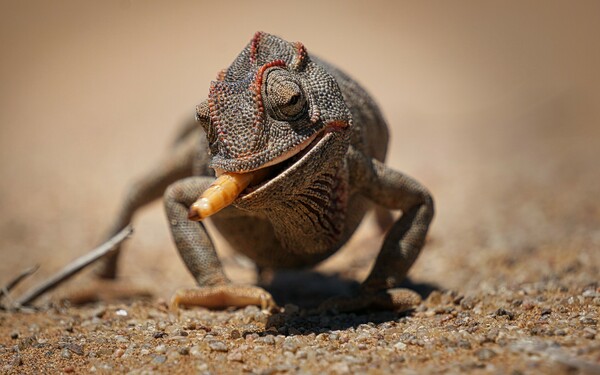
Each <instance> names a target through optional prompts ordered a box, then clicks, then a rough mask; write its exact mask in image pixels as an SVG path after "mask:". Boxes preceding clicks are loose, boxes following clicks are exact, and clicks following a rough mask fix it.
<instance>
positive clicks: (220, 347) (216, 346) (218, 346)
mask: <svg viewBox="0 0 600 375" xmlns="http://www.w3.org/2000/svg"><path fill="white" fill-rule="evenodd" d="M208 347H209V348H211V349H212V350H213V351H215V352H226V351H227V350H228V349H227V345H225V343H224V342H223V341H218V340H213V341H210V342H209V343H208Z"/></svg>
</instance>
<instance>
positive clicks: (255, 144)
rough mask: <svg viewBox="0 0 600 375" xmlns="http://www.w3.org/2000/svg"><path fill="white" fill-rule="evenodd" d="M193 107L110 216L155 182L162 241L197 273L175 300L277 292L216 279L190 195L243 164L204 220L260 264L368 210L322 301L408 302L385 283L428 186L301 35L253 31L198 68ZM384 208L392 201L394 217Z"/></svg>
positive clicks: (340, 238) (410, 241)
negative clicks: (342, 290)
mask: <svg viewBox="0 0 600 375" xmlns="http://www.w3.org/2000/svg"><path fill="white" fill-rule="evenodd" d="M195 120H196V121H195V122H190V123H189V124H186V126H184V127H183V129H182V130H181V131H180V133H179V135H178V136H177V138H176V141H175V143H174V145H173V147H172V148H171V149H170V152H169V153H168V155H167V156H166V157H165V160H163V161H162V162H161V163H159V164H158V166H157V167H156V168H154V169H153V170H151V171H150V172H149V173H147V174H146V175H144V176H143V177H142V178H140V179H139V180H137V182H135V183H134V184H132V186H131V187H130V189H129V191H128V193H127V195H126V198H125V200H124V203H123V204H122V206H121V209H120V211H119V213H118V215H117V218H116V220H115V221H114V223H113V225H112V226H111V228H110V230H109V233H110V234H113V233H116V232H118V231H119V230H120V229H122V228H123V227H125V226H126V225H128V224H129V223H130V222H131V221H132V219H133V216H134V214H135V212H136V211H137V210H138V209H139V208H140V207H142V206H144V205H146V204H148V203H150V202H152V201H154V200H156V199H159V198H160V197H161V196H163V201H164V207H165V211H166V215H167V218H168V222H169V225H170V231H171V234H172V238H173V241H174V243H175V246H176V247H177V250H178V252H179V254H180V256H181V259H182V260H183V263H184V264H185V266H186V267H187V269H188V270H189V272H190V273H191V275H192V276H193V278H194V279H195V281H196V284H197V285H196V286H195V287H193V288H188V289H182V290H178V291H177V292H175V294H174V296H173V299H172V306H173V307H174V308H177V307H178V306H180V305H185V306H194V305H196V306H204V307H207V308H225V307H243V306H247V305H260V306H262V307H263V308H272V307H274V306H276V303H275V301H274V300H273V297H272V296H271V295H270V294H269V293H268V292H267V291H266V290H265V289H263V288H262V287H259V286H256V285H245V284H235V283H232V282H231V281H230V280H229V278H228V277H227V276H226V275H225V273H224V270H223V266H222V264H221V262H220V260H219V257H218V256H217V252H216V250H215V246H214V244H213V241H212V240H211V236H210V234H209V232H208V231H207V230H206V227H205V226H204V224H203V222H202V221H201V219H203V217H200V216H199V215H198V212H199V211H198V204H197V200H198V198H199V197H200V196H201V195H202V194H203V192H205V191H206V190H207V189H208V188H209V187H211V185H213V184H214V183H215V178H216V176H224V175H234V176H235V175H244V176H245V177H248V178H246V182H245V183H244V185H243V186H240V187H238V189H237V190H235V189H234V190H229V188H227V189H225V190H227V191H228V192H229V194H233V195H232V196H230V197H229V198H228V200H227V201H220V202H221V203H222V204H221V205H220V207H219V209H220V211H218V212H212V211H214V210H211V212H210V215H211V216H210V220H212V222H213V224H214V227H215V228H216V230H218V231H220V232H221V233H222V234H223V235H224V237H225V239H226V240H227V241H228V242H229V244H230V245H231V246H232V248H233V249H235V250H236V251H238V252H239V253H241V254H244V255H245V256H247V257H248V258H250V259H251V260H252V261H253V262H254V263H255V264H256V266H257V269H258V270H259V274H260V271H261V270H278V269H290V268H306V267H311V266H314V265H316V264H317V263H319V262H321V261H323V260H324V259H326V258H327V257H329V256H331V255H332V254H334V253H335V252H336V251H338V250H339V249H340V248H341V247H342V246H343V245H344V244H345V243H346V242H347V241H348V240H349V239H350V237H351V236H352V235H353V233H354V232H355V231H356V229H357V227H358V226H359V224H360V223H361V221H362V219H363V217H364V216H365V214H366V213H367V212H369V211H370V210H375V213H376V217H377V219H378V222H379V223H380V226H381V227H382V230H385V229H387V232H386V234H385V240H384V242H383V245H382V247H381V249H380V251H379V253H378V255H377V257H376V259H375V262H374V265H373V267H372V269H371V271H370V273H369V275H368V277H367V278H366V279H365V280H364V281H363V282H362V283H361V285H360V288H359V290H358V291H357V292H356V293H355V295H352V296H337V297H332V298H330V299H329V300H326V301H324V302H323V304H322V307H323V308H325V309H329V308H331V309H337V310H339V311H346V310H348V311H349V310H357V309H363V308H367V307H375V308H385V309H388V308H389V309H396V310H405V309H409V308H411V307H414V305H416V304H418V303H419V302H420V296H419V295H418V294H417V293H416V292H414V291H411V290H408V289H403V288H399V287H398V285H399V283H400V282H401V281H402V280H403V279H404V278H405V276H406V273H407V271H408V270H409V268H410V267H411V266H412V265H413V263H414V262H415V260H416V258H417V256H418V255H419V253H420V251H421V249H422V247H423V245H424V243H425V239H426V235H427V232H428V229H429V226H430V223H431V221H432V219H433V216H434V202H433V198H432V196H431V194H430V192H429V191H428V190H427V189H426V188H425V187H424V186H423V185H421V184H420V183H419V182H417V181H416V180H415V179H413V178H411V177H409V176H407V175H405V174H403V173H401V172H398V171H396V170H394V169H391V168H389V167H388V166H386V165H385V157H386V153H387V145H388V140H389V131H388V127H387V124H386V121H385V120H384V117H383V115H382V113H381V111H380V110H379V108H378V106H377V104H376V103H375V101H374V100H373V99H372V98H371V96H370V95H369V94H368V93H367V92H366V90H365V89H363V88H362V87H361V86H360V85H359V84H358V83H357V82H356V81H354V80H353V79H352V78H350V76H348V75H347V74H346V73H344V72H343V71H341V70H340V69H338V68H336V67H334V66H333V65H331V64H329V63H327V62H325V61H324V60H322V59H320V58H318V57H316V56H313V55H311V54H309V53H308V51H307V49H306V47H305V46H304V45H303V44H302V43H300V42H288V41H285V40H284V39H281V38H279V37H277V36H274V35H271V34H268V33H264V32H257V33H256V34H255V35H254V37H253V38H252V39H251V41H250V42H249V43H248V44H247V45H246V46H245V48H244V49H243V50H242V51H241V53H240V54H239V55H238V56H237V57H236V58H235V60H234V61H233V62H232V64H231V65H230V66H229V67H228V68H226V69H223V70H221V71H220V72H219V73H218V75H217V78H216V80H215V81H213V82H211V84H210V90H209V93H208V98H207V99H205V100H204V101H202V103H201V104H199V105H198V106H197V107H196V119H195ZM219 178H221V177H219ZM213 189H214V188H213ZM211 199H212V198H211ZM394 210H399V211H401V212H402V215H401V216H400V217H399V218H398V219H396V220H395V221H394V219H393V218H392V214H391V212H392V211H394ZM205 216H206V215H205ZM386 223H387V225H386ZM386 226H387V228H386ZM118 257H119V251H115V252H113V253H111V254H110V255H109V256H107V257H106V258H104V259H103V260H102V262H101V265H100V267H99V268H98V269H97V274H98V276H100V277H103V278H107V279H113V278H115V277H116V275H117V265H118Z"/></svg>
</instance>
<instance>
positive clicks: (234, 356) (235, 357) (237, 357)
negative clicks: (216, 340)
mask: <svg viewBox="0 0 600 375" xmlns="http://www.w3.org/2000/svg"><path fill="white" fill-rule="evenodd" d="M227 360H228V361H235V362H243V361H244V358H243V356H242V352H241V351H240V350H235V351H232V352H231V353H229V354H227Z"/></svg>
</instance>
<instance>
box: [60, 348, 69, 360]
mask: <svg viewBox="0 0 600 375" xmlns="http://www.w3.org/2000/svg"><path fill="white" fill-rule="evenodd" d="M60 356H61V357H63V358H66V359H70V358H71V351H69V349H67V348H64V349H63V350H61V351H60Z"/></svg>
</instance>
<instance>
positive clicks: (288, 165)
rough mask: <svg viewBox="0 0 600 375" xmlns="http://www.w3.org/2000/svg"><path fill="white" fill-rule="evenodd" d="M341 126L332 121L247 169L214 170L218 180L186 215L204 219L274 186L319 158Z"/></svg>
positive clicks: (191, 218) (192, 218)
mask: <svg viewBox="0 0 600 375" xmlns="http://www.w3.org/2000/svg"><path fill="white" fill-rule="evenodd" d="M342 125H344V124H342ZM344 127H345V125H344V126H341V125H340V124H338V123H334V124H332V125H330V126H328V127H326V128H325V129H324V130H322V131H320V132H318V133H316V134H314V135H313V136H311V137H310V138H309V139H308V140H307V141H306V142H304V143H302V144H300V145H299V146H297V147H295V148H294V149H292V150H290V151H288V152H287V153H285V154H284V155H282V156H280V157H279V158H277V159H274V160H272V161H270V162H268V163H266V164H264V165H263V166H262V167H261V168H258V169H255V170H252V171H249V172H244V173H234V172H225V171H222V170H218V169H215V172H216V173H217V179H216V180H215V181H214V182H213V183H212V184H211V186H209V188H208V189H207V190H205V191H204V193H202V195H201V196H200V198H198V200H197V201H196V202H195V203H194V204H192V206H191V207H190V210H189V213H188V218H189V219H190V220H196V221H200V220H203V219H205V218H207V217H209V216H211V215H214V214H215V213H217V212H218V211H220V210H222V209H223V208H225V207H227V206H229V205H231V204H232V203H234V202H238V203H241V202H242V201H247V200H248V199H251V197H253V196H254V195H256V194H259V193H260V192H262V191H264V190H266V189H268V188H269V187H272V186H277V181H281V180H282V179H285V178H286V177H287V176H289V175H290V174H292V173H295V172H296V171H298V170H302V169H303V167H304V166H305V165H306V164H307V163H309V162H311V160H313V159H318V158H320V157H322V155H321V153H322V150H323V149H325V148H327V147H328V145H329V144H330V141H331V139H332V138H333V136H334V133H336V132H339V131H340V130H341V129H342V128H344Z"/></svg>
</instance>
